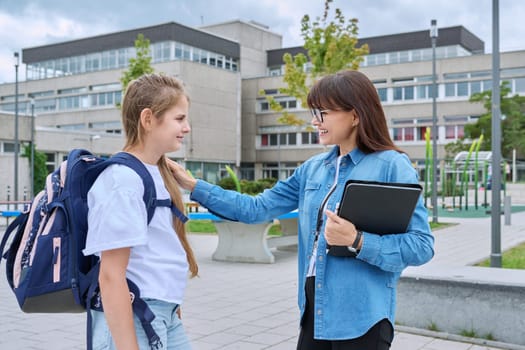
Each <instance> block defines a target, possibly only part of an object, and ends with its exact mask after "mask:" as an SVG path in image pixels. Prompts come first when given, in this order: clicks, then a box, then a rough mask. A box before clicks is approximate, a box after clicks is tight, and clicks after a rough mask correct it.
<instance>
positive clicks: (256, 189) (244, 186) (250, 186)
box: [217, 176, 277, 195]
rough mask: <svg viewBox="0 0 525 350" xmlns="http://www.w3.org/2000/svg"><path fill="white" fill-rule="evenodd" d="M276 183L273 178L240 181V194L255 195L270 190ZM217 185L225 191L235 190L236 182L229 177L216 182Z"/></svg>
mask: <svg viewBox="0 0 525 350" xmlns="http://www.w3.org/2000/svg"><path fill="white" fill-rule="evenodd" d="M276 182H277V180H276V179H274V178H266V179H260V180H256V181H248V180H240V181H238V183H239V184H240V188H241V191H240V192H241V193H246V194H250V195H256V194H258V193H261V192H262V191H264V190H265V189H267V188H271V187H272V186H273V185H274V184H275V183H276ZM217 185H219V186H220V187H222V188H224V189H226V190H234V191H238V190H237V185H236V180H235V179H234V178H232V177H231V176H227V177H224V178H222V179H220V180H219V181H218V182H217Z"/></svg>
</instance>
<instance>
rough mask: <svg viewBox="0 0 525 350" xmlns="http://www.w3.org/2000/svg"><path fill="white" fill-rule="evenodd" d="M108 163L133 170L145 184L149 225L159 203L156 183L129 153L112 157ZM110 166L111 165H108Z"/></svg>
mask: <svg viewBox="0 0 525 350" xmlns="http://www.w3.org/2000/svg"><path fill="white" fill-rule="evenodd" d="M106 161H107V162H110V163H114V164H121V165H125V166H127V167H130V168H131V169H133V170H134V171H135V172H136V173H137V174H138V175H139V176H140V178H141V179H142V183H143V184H144V196H143V197H142V199H144V204H145V205H146V211H147V212H148V224H149V223H150V221H151V219H152V218H153V214H155V207H156V201H157V192H156V191H155V183H154V182H153V178H152V177H151V174H150V173H149V171H148V169H146V167H145V166H144V164H142V162H141V161H140V160H139V159H138V158H137V157H135V156H134V155H132V154H130V153H127V152H119V153H117V154H115V155H113V156H111V157H110V158H109V159H108V160H106ZM108 165H109V164H108Z"/></svg>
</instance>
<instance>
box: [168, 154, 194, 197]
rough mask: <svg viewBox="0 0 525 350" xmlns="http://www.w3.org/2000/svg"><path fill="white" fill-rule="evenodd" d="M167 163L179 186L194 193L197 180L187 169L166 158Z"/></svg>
mask: <svg viewBox="0 0 525 350" xmlns="http://www.w3.org/2000/svg"><path fill="white" fill-rule="evenodd" d="M166 162H167V163H168V166H169V167H170V170H171V172H172V173H173V176H174V177H175V180H176V181H177V182H178V183H179V185H180V186H181V187H182V188H184V189H185V190H188V191H193V189H194V188H195V185H196V184H197V180H195V178H193V177H192V176H191V175H190V174H188V172H187V171H186V169H184V168H183V167H182V166H180V165H179V164H178V163H177V162H175V161H173V160H171V159H169V158H168V157H166Z"/></svg>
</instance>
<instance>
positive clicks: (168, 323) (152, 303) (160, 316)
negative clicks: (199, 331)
mask: <svg viewBox="0 0 525 350" xmlns="http://www.w3.org/2000/svg"><path fill="white" fill-rule="evenodd" d="M144 301H146V303H147V304H148V306H149V307H150V309H151V311H152V312H153V313H154V314H155V319H154V320H153V322H152V326H153V328H154V329H155V332H157V335H158V336H159V337H160V339H161V342H162V344H163V346H162V350H175V349H177V350H191V345H190V342H189V339H188V336H187V335H186V332H185V331H184V327H183V326H182V321H181V320H180V319H179V317H178V315H177V309H178V307H179V305H178V304H174V303H168V302H165V301H160V300H155V299H147V298H144ZM91 313H92V316H93V350H116V347H115V344H114V342H113V338H112V337H111V332H110V331H109V327H108V324H107V323H106V318H105V317H104V313H103V312H100V311H91ZM134 322H135V332H136V333H137V340H138V343H139V348H140V349H141V350H150V346H149V343H148V338H147V337H146V333H145V332H144V329H143V328H142V325H141V323H140V320H139V319H138V317H137V316H135V317H134Z"/></svg>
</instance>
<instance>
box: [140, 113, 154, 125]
mask: <svg viewBox="0 0 525 350" xmlns="http://www.w3.org/2000/svg"><path fill="white" fill-rule="evenodd" d="M140 125H142V127H143V128H144V130H146V131H149V130H151V127H152V125H153V112H152V111H151V109H149V108H144V109H143V110H142V111H141V112H140Z"/></svg>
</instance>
